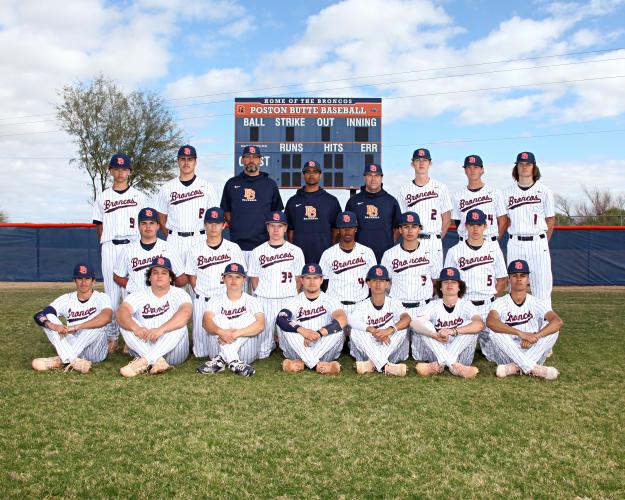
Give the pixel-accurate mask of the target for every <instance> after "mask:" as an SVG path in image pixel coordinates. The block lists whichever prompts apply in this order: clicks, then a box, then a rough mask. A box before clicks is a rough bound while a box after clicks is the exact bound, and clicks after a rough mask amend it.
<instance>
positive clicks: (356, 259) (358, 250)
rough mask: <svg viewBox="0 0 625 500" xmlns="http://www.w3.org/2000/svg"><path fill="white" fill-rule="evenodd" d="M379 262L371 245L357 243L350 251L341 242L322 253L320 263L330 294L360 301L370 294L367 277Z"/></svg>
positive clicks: (343, 299)
mask: <svg viewBox="0 0 625 500" xmlns="http://www.w3.org/2000/svg"><path fill="white" fill-rule="evenodd" d="M376 264H377V260H376V258H375V254H374V253H373V250H371V249H370V248H369V247H366V246H364V245H361V244H360V243H356V244H355V245H354V248H352V249H351V250H349V251H346V250H343V249H342V248H341V246H340V244H339V243H337V244H336V245H332V246H331V247H330V248H328V249H327V250H326V251H325V252H323V254H322V255H321V259H320V261H319V265H320V266H321V270H322V271H323V278H324V279H327V280H328V290H327V292H328V294H330V295H331V296H332V297H334V298H336V299H338V300H340V301H349V302H360V301H361V300H364V299H366V298H367V296H368V295H369V288H368V287H367V283H366V280H365V278H366V277H367V271H369V269H370V268H371V267H372V266H375V265H376Z"/></svg>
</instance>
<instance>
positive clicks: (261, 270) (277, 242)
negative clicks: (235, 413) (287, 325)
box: [248, 212, 304, 359]
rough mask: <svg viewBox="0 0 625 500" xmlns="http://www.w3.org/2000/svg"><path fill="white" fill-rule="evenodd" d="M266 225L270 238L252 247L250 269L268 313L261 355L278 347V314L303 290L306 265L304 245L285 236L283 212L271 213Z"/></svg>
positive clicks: (261, 339) (266, 355) (266, 314)
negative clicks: (275, 337) (302, 247)
mask: <svg viewBox="0 0 625 500" xmlns="http://www.w3.org/2000/svg"><path fill="white" fill-rule="evenodd" d="M266 226H267V232H268V233H269V241H267V242H266V243H263V244H262V245H259V246H257V247H256V248H255V249H254V250H253V251H252V253H251V254H250V257H249V258H250V261H249V263H250V269H249V272H248V274H249V277H250V282H251V284H252V289H253V290H254V295H255V296H256V297H258V298H259V299H260V303H261V305H262V307H263V312H264V313H265V330H264V331H263V333H261V335H260V352H259V355H258V357H259V358H261V359H263V358H266V357H268V356H269V355H270V354H271V351H272V350H273V349H274V348H275V347H276V343H275V340H274V328H275V324H276V316H277V315H278V311H280V309H282V307H283V306H284V302H285V301H286V300H287V299H289V298H291V297H294V296H295V295H297V293H298V291H299V290H300V288H301V280H300V278H299V275H298V274H299V271H300V270H301V269H302V266H303V265H304V254H303V253H302V251H301V249H300V248H299V247H296V246H295V245H293V244H292V243H290V242H288V241H286V240H285V239H284V237H285V234H286V227H287V222H286V216H285V215H284V212H271V213H269V214H268V217H267V219H266Z"/></svg>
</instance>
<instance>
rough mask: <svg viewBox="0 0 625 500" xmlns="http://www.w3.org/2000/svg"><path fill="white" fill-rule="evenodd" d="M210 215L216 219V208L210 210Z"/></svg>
mask: <svg viewBox="0 0 625 500" xmlns="http://www.w3.org/2000/svg"><path fill="white" fill-rule="evenodd" d="M211 217H212V218H213V219H216V218H217V210H211Z"/></svg>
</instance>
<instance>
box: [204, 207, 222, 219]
mask: <svg viewBox="0 0 625 500" xmlns="http://www.w3.org/2000/svg"><path fill="white" fill-rule="evenodd" d="M225 221H226V218H225V216H224V211H223V210H222V209H221V208H219V207H211V208H209V209H208V210H207V211H206V213H205V214H204V222H225Z"/></svg>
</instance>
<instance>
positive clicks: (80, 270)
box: [73, 262, 95, 279]
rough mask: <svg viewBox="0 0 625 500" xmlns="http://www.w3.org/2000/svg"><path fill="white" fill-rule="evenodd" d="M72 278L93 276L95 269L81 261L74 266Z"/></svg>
mask: <svg viewBox="0 0 625 500" xmlns="http://www.w3.org/2000/svg"><path fill="white" fill-rule="evenodd" d="M73 277H74V278H94V279H95V269H93V267H91V266H90V265H89V264H83V263H82V262H81V263H79V264H76V265H75V266H74V275H73Z"/></svg>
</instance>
